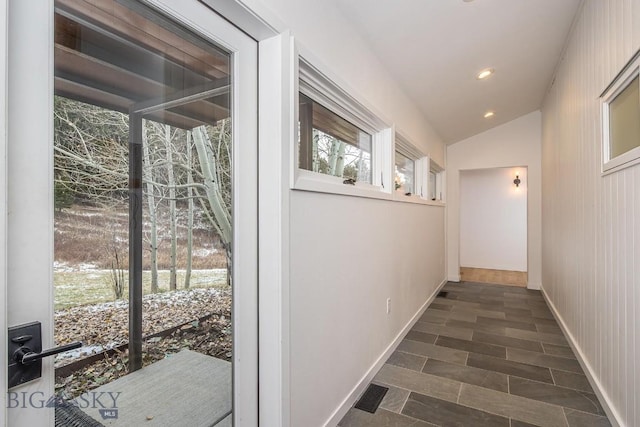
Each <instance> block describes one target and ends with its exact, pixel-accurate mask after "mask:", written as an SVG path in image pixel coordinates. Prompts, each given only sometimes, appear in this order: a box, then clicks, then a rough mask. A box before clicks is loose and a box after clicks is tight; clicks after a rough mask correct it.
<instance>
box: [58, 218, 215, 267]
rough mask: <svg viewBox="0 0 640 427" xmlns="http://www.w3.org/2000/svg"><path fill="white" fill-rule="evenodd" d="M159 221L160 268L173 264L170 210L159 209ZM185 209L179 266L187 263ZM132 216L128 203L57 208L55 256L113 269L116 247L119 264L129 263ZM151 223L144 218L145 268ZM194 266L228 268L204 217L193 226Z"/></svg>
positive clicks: (180, 227)
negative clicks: (100, 206)
mask: <svg viewBox="0 0 640 427" xmlns="http://www.w3.org/2000/svg"><path fill="white" fill-rule="evenodd" d="M158 217H159V221H158V268H159V269H168V268H170V256H171V255H170V246H171V241H170V239H171V237H170V234H169V225H168V224H169V219H168V216H167V212H164V211H161V212H159V215H158ZM186 224H187V221H186V209H179V211H178V227H177V231H178V251H177V257H178V268H179V269H184V268H185V267H186V259H187V227H186ZM128 230H129V217H128V210H127V206H124V205H122V206H118V207H117V208H114V209H105V208H97V207H91V206H85V205H82V206H80V205H74V206H72V207H71V208H69V209H64V210H63V211H61V212H56V216H55V259H56V261H57V262H60V263H64V264H67V265H80V264H90V265H92V266H94V267H95V268H98V269H110V268H111V266H112V263H113V262H114V260H115V258H114V251H117V252H118V256H119V258H120V263H121V264H120V265H121V266H122V267H123V268H127V267H128V241H129V238H128ZM150 230H151V228H150V223H149V221H148V220H147V219H146V218H145V221H144V230H143V231H144V239H145V240H144V245H145V248H146V250H145V251H144V259H143V268H144V269H149V268H150V255H151V250H150V249H149V245H150V244H149V241H148V238H149V233H150ZM192 263H193V264H192V266H193V268H194V269H212V268H226V266H227V260H226V255H225V252H224V249H223V248H222V246H221V244H220V239H219V238H218V236H217V234H216V233H215V231H213V230H212V228H211V226H209V225H208V224H206V222H204V221H203V220H202V219H199V220H198V221H196V225H195V226H194V230H193V257H192Z"/></svg>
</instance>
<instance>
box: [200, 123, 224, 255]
mask: <svg viewBox="0 0 640 427" xmlns="http://www.w3.org/2000/svg"><path fill="white" fill-rule="evenodd" d="M192 132H193V143H194V145H195V147H196V152H197V153H198V161H199V163H200V168H201V170H202V176H203V179H204V188H205V193H206V199H207V204H208V208H209V209H210V212H211V216H212V217H213V219H214V221H213V226H214V228H215V229H216V231H217V232H218V234H219V236H220V239H221V240H222V243H223V245H224V246H225V247H228V246H229V244H230V242H231V211H230V210H229V207H228V206H227V205H226V203H225V202H224V199H223V197H222V193H221V190H220V188H219V186H218V183H217V182H216V176H217V174H216V163H215V161H214V160H213V156H212V148H211V144H210V142H209V141H208V138H207V137H206V129H204V128H203V126H199V127H197V128H195V129H193V131H192Z"/></svg>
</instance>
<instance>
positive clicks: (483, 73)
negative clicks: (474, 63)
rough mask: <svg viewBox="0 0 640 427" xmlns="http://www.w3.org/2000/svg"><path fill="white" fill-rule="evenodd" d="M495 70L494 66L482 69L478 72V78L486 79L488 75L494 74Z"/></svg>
mask: <svg viewBox="0 0 640 427" xmlns="http://www.w3.org/2000/svg"><path fill="white" fill-rule="evenodd" d="M494 72H495V70H494V69H493V68H485V69H484V70H482V71H480V72H479V73H478V75H477V76H476V78H477V79H478V80H484V79H486V78H487V77H489V76H490V75H492V74H493V73H494Z"/></svg>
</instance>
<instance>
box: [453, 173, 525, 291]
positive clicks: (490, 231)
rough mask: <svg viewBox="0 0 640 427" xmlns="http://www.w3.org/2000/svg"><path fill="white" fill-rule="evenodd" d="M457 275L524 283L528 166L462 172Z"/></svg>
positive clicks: (481, 279)
mask: <svg viewBox="0 0 640 427" xmlns="http://www.w3.org/2000/svg"><path fill="white" fill-rule="evenodd" d="M460 277H461V280H463V281H467V282H483V283H495V284H504V285H511V286H521V287H526V286H527V168H526V167H510V168H493V169H475V170H463V171H460Z"/></svg>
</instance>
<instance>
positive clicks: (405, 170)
mask: <svg viewBox="0 0 640 427" xmlns="http://www.w3.org/2000/svg"><path fill="white" fill-rule="evenodd" d="M415 171H416V166H415V161H414V160H413V159H411V158H409V157H407V156H405V155H404V154H402V153H401V152H399V151H396V161H395V189H396V190H397V191H399V192H401V193H404V194H406V195H407V196H410V195H411V194H413V193H414V192H415V175H416V172H415Z"/></svg>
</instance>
